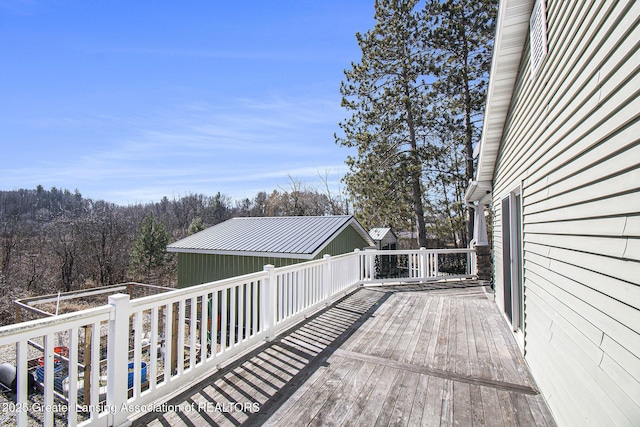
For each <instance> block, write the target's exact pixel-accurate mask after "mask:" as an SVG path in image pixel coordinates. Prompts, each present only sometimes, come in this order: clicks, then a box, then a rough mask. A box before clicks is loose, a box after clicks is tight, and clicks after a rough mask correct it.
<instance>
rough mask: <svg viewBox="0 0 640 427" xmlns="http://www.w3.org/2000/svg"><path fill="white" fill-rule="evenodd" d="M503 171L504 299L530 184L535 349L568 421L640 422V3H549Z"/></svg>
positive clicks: (524, 71) (524, 67)
mask: <svg viewBox="0 0 640 427" xmlns="http://www.w3.org/2000/svg"><path fill="white" fill-rule="evenodd" d="M546 4H547V26H548V42H549V44H548V53H547V56H546V58H545V59H544V62H543V64H542V68H541V69H540V70H538V72H537V73H536V75H535V76H533V77H531V76H530V71H529V68H530V56H529V45H528V43H527V44H526V45H525V47H524V51H523V55H522V61H521V64H520V71H519V76H518V78H517V80H516V84H515V87H514V91H513V97H512V102H511V106H510V109H509V114H508V116H507V122H506V124H505V127H504V132H503V137H502V142H501V147H500V154H499V155H498V158H497V162H496V168H495V172H494V177H493V184H494V191H493V203H492V210H493V213H494V218H495V222H494V226H493V238H494V242H495V244H494V256H495V261H496V262H495V263H494V266H495V271H494V277H495V283H496V302H497V303H498V304H499V305H500V306H502V308H503V309H504V303H503V295H502V293H503V288H502V286H503V280H504V279H503V277H502V276H503V272H502V267H501V266H502V261H503V253H502V252H503V251H502V247H501V244H500V242H502V221H503V219H502V212H501V210H502V208H501V201H502V199H503V198H504V197H505V196H507V195H508V194H509V192H511V191H512V190H513V189H514V188H521V191H522V209H523V215H522V221H523V235H522V236H523V280H524V303H525V329H524V342H523V345H524V351H525V359H526V360H527V362H528V363H529V365H530V367H531V370H532V372H533V375H534V377H535V378H536V381H537V383H538V385H539V387H540V389H541V391H542V393H543V394H544V396H545V398H546V399H547V402H548V403H549V406H550V408H551V410H552V412H553V414H554V416H555V417H556V420H557V421H558V423H559V424H560V425H577V424H587V425H590V424H592V425H633V424H635V423H638V422H639V420H640V359H639V358H638V355H640V285H639V283H640V143H639V137H640V121H639V117H640V96H639V95H640V77H639V73H640V49H639V45H640V43H639V42H638V41H639V40H640V26H639V19H638V16H640V2H637V1H561V0H547V2H546Z"/></svg>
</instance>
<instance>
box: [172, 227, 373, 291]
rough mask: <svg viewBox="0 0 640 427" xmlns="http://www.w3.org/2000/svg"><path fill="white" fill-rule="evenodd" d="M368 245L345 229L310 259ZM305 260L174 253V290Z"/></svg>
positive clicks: (338, 253) (358, 236)
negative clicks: (268, 265) (175, 280)
mask: <svg viewBox="0 0 640 427" xmlns="http://www.w3.org/2000/svg"><path fill="white" fill-rule="evenodd" d="M368 245H369V243H368V242H367V241H366V240H364V239H363V238H362V236H360V234H358V232H357V231H356V230H355V229H354V228H353V227H351V226H349V227H347V228H345V229H344V230H343V231H342V232H341V233H340V234H338V235H337V236H336V237H335V238H333V240H332V241H331V242H329V244H328V245H327V246H326V247H325V248H323V250H322V251H320V253H318V255H316V257H315V258H314V259H320V258H322V257H323V256H324V255H326V254H328V255H340V254H344V253H347V252H352V251H353V250H354V249H361V248H363V247H366V246H368ZM304 261H307V260H306V259H297V258H296V259H294V258H276V257H259V256H241V255H222V254H200V253H185V252H180V253H178V287H180V288H184V287H187V286H193V285H199V284H201V283H207V282H213V281H216V280H221V279H226V278H228V277H234V276H241V275H243V274H249V273H254V272H256V271H261V270H262V269H263V268H264V266H265V265H267V264H271V265H273V266H275V267H283V266H287V265H292V264H296V263H299V262H304Z"/></svg>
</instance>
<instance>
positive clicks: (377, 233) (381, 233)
mask: <svg viewBox="0 0 640 427" xmlns="http://www.w3.org/2000/svg"><path fill="white" fill-rule="evenodd" d="M389 233H391V234H393V237H394V238H395V237H396V235H395V234H394V233H393V231H391V229H390V228H372V229H371V230H369V235H370V236H371V238H372V239H373V240H382V239H384V238H385V237H386V236H387V234H389Z"/></svg>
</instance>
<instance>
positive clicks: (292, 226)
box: [167, 215, 373, 259]
mask: <svg viewBox="0 0 640 427" xmlns="http://www.w3.org/2000/svg"><path fill="white" fill-rule="evenodd" d="M349 226H353V227H354V229H355V230H356V231H357V232H358V233H359V234H360V235H361V236H362V238H363V239H364V240H366V241H367V242H369V243H370V244H372V245H373V241H372V240H371V237H370V236H369V234H368V233H367V232H366V231H365V230H364V229H363V228H362V226H361V225H360V224H359V223H358V221H356V220H355V218H354V217H353V216H351V215H336V216H295V217H250V218H232V219H230V220H227V221H225V222H223V223H220V224H218V225H214V226H213V227H209V228H207V229H206V230H203V231H201V232H199V233H196V234H193V235H191V236H189V237H186V238H184V239H182V240H178V241H177V242H175V243H172V244H170V245H169V246H167V250H168V251H169V252H187V253H205V254H226V255H245V256H247V255H248V256H275V257H286V258H306V259H310V258H313V256H315V254H316V253H318V252H319V251H321V250H322V249H323V248H324V247H325V246H326V245H327V244H329V242H330V241H331V240H332V238H333V237H335V236H337V235H338V234H339V233H340V232H342V230H344V229H345V228H347V227H349Z"/></svg>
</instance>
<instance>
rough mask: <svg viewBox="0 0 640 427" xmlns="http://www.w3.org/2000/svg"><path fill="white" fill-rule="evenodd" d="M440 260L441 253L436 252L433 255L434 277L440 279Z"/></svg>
mask: <svg viewBox="0 0 640 427" xmlns="http://www.w3.org/2000/svg"><path fill="white" fill-rule="evenodd" d="M439 258H440V253H439V252H435V253H434V254H433V277H438V274H440V273H439V272H438V260H439Z"/></svg>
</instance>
